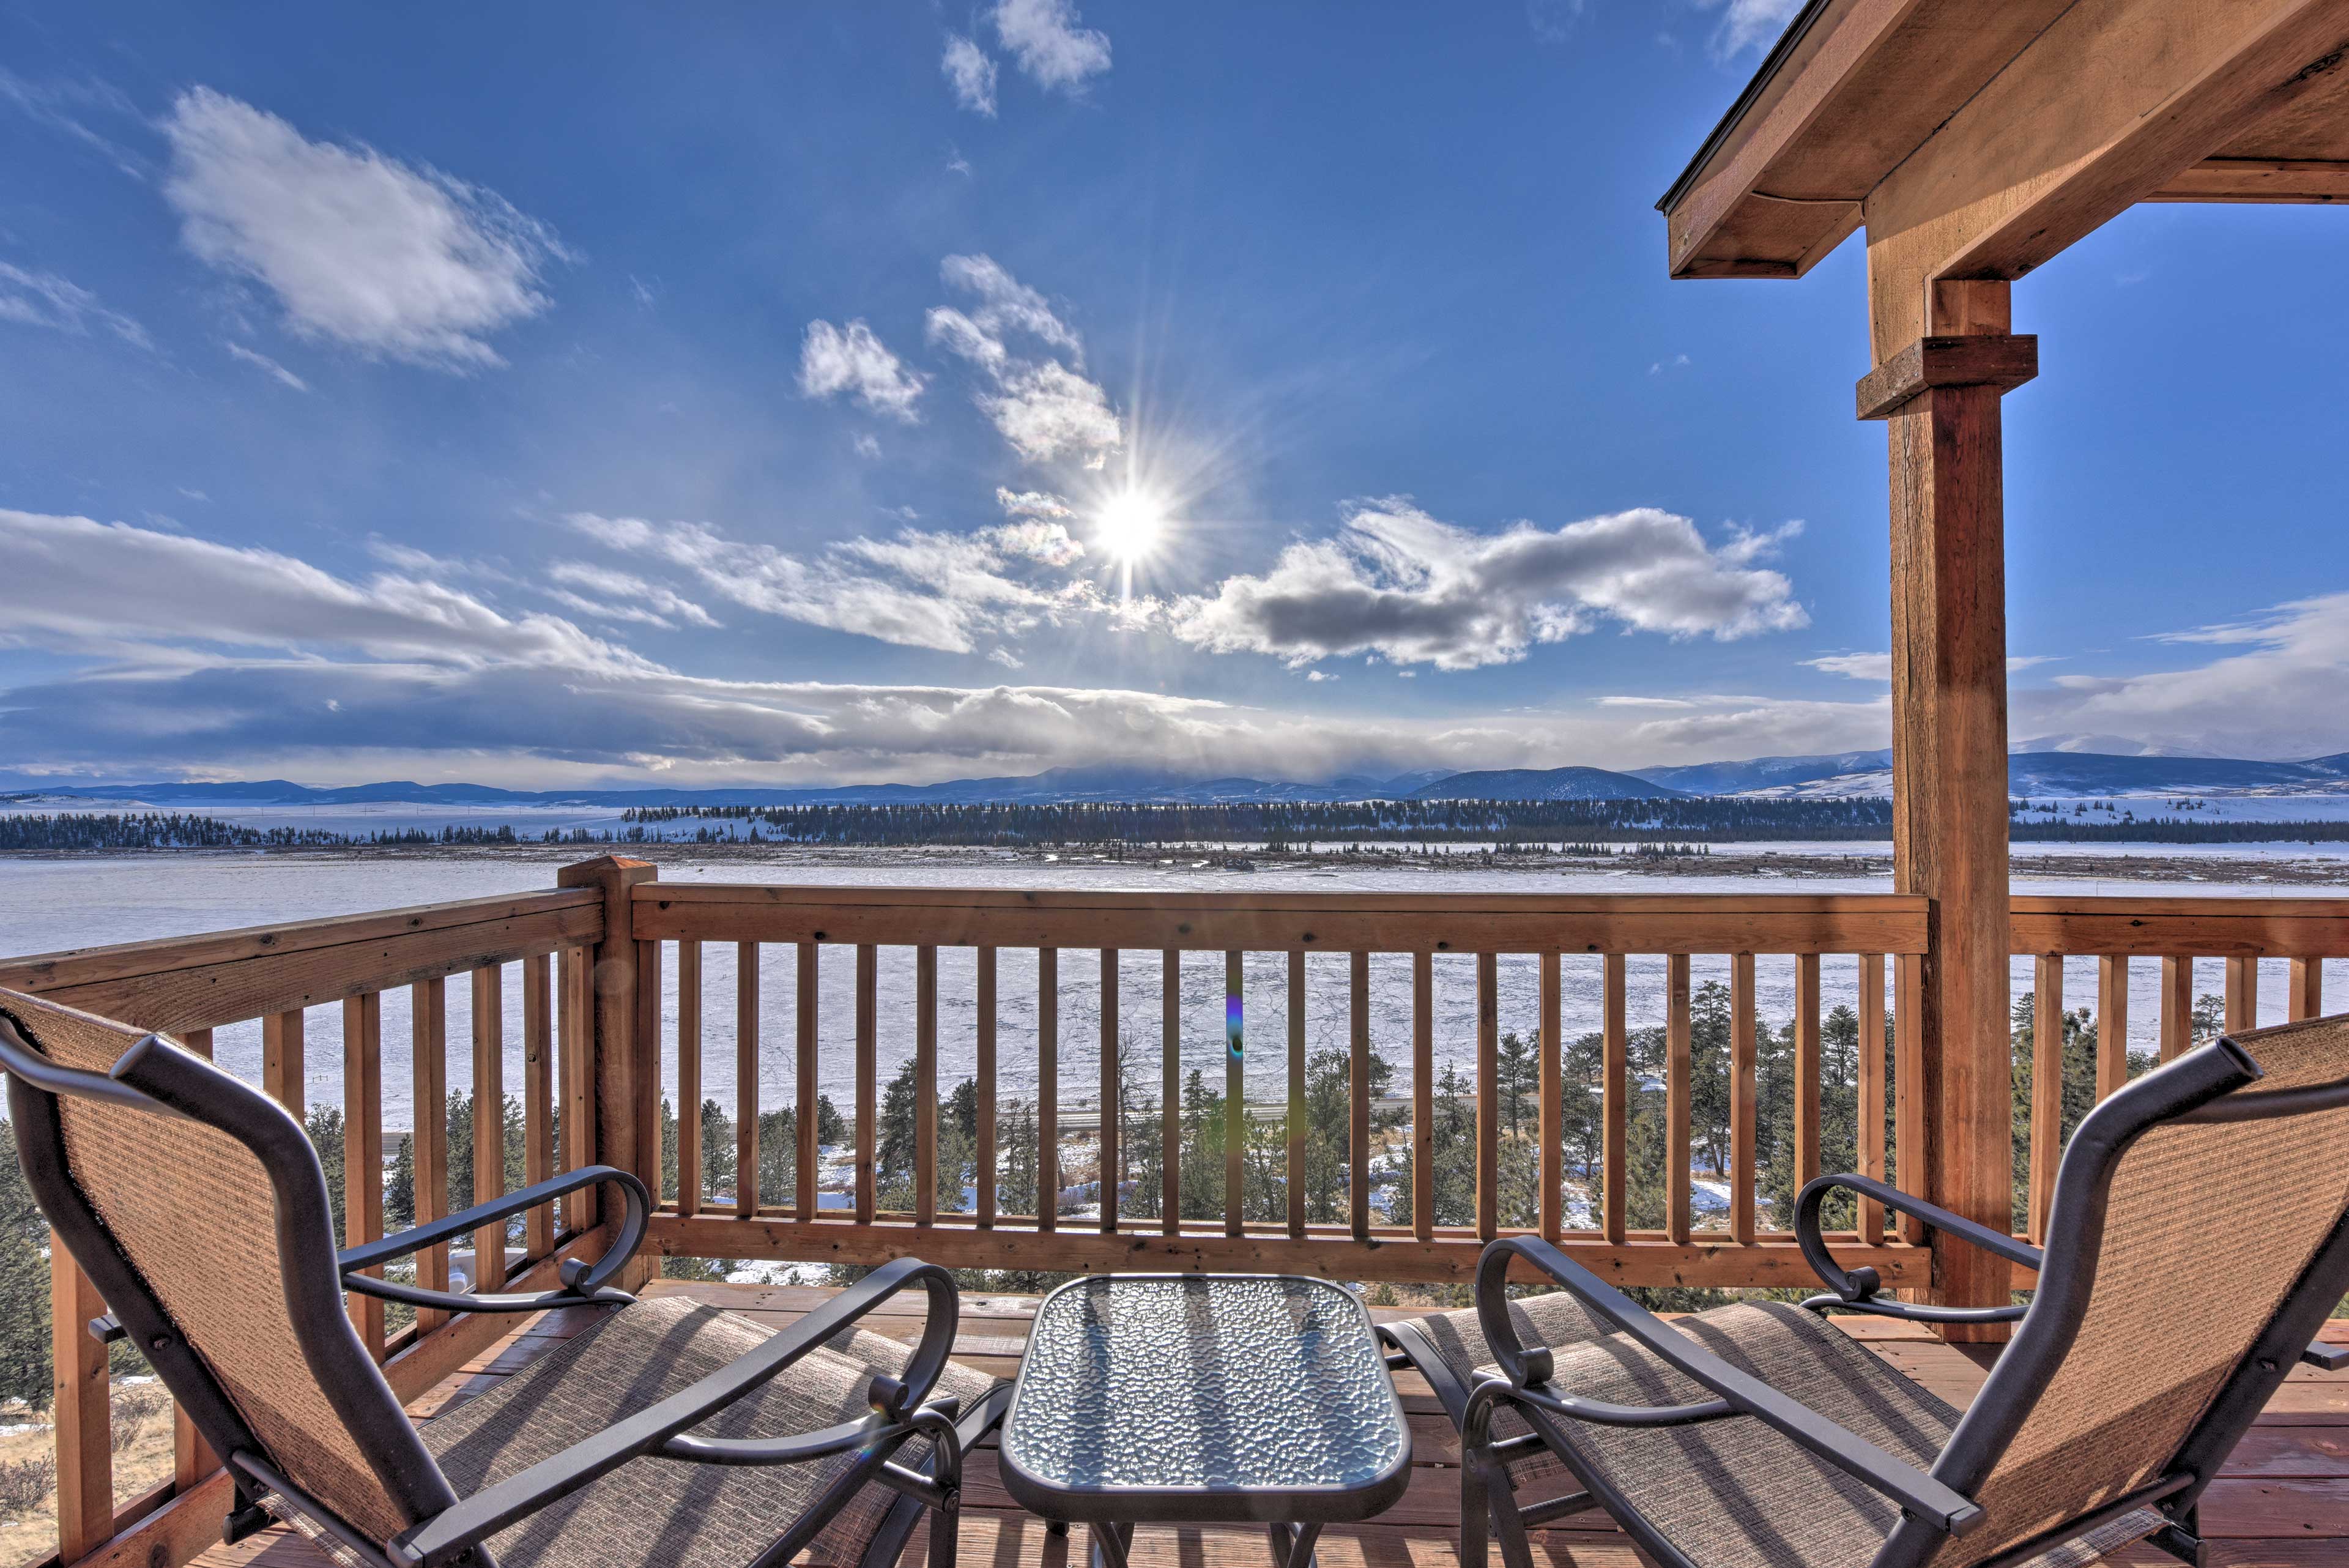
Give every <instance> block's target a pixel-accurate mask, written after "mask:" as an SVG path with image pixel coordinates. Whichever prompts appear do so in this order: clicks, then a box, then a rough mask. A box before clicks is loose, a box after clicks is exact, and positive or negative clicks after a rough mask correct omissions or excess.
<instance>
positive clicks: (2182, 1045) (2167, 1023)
mask: <svg viewBox="0 0 2349 1568" xmlns="http://www.w3.org/2000/svg"><path fill="white" fill-rule="evenodd" d="M2191 1044H2194V961H2193V960H2192V959H2191V958H2182V957H2181V958H2166V959H2163V960H2162V961H2161V1059H2162V1060H2163V1061H2165V1062H2175V1061H2176V1060H2178V1057H2180V1056H2183V1055H2185V1054H2186V1049H2187V1047H2188V1046H2189V1045H2191Z"/></svg>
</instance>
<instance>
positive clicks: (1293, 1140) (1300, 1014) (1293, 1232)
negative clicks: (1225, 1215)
mask: <svg viewBox="0 0 2349 1568" xmlns="http://www.w3.org/2000/svg"><path fill="white" fill-rule="evenodd" d="M1288 1233H1289V1235H1290V1236H1291V1237H1299V1238H1301V1237H1302V1236H1303V1235H1304V1234H1305V954H1304V952H1303V951H1302V950H1295V949H1292V950H1290V952H1289V955H1288Z"/></svg>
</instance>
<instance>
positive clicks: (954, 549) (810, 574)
mask: <svg viewBox="0 0 2349 1568" xmlns="http://www.w3.org/2000/svg"><path fill="white" fill-rule="evenodd" d="M564 521H565V522H567V523H569V524H570V525H571V526H572V527H573V528H574V529H576V530H578V531H579V532H580V533H582V534H584V535H586V536H587V537H589V538H591V539H594V540H595V541H596V542H597V543H599V544H601V545H605V547H607V548H609V549H613V550H619V551H625V552H627V553H630V554H635V555H642V556H652V557H654V558H656V559H659V560H665V561H667V562H669V563H670V564H672V565H674V566H682V567H684V568H685V569H687V570H688V571H690V572H692V573H693V574H694V575H695V576H698V578H699V579H700V580H701V582H702V584H703V585H704V586H705V587H708V588H709V591H710V592H712V593H714V594H717V595H719V597H723V598H726V599H729V600H731V601H732V602H733V603H736V604H739V605H741V606H742V607H745V608H747V609H753V610H757V611H759V612H760V613H761V614H763V615H772V616H780V617H782V618H785V619H788V620H795V621H799V622H802V623H803V624H805V625H808V626H819V627H824V628H829V629H831V630H834V631H845V632H854V633H856V634H858V635H860V636H864V637H871V638H875V639H879V640H881V641H883V642H892V643H897V644H900V645H903V646H905V647H910V648H929V649H938V650H939V651H941V652H947V653H969V652H971V651H973V650H974V649H976V647H977V645H978V641H979V640H980V639H983V638H987V637H989V636H1002V635H1009V634H1017V633H1019V632H1022V631H1025V630H1027V629H1028V628H1030V627H1033V626H1035V625H1036V624H1038V622H1040V621H1041V620H1045V619H1050V618H1057V617H1059V616H1061V615H1062V614H1069V613H1076V612H1079V611H1081V610H1083V609H1084V608H1086V607H1088V605H1089V596H1090V592H1091V590H1090V589H1089V588H1088V587H1085V586H1084V585H1081V584H1061V585H1058V586H1049V585H1039V584H1038V583H1036V582H1034V581H1031V580H1030V577H1029V576H1028V572H1029V570H1030V568H1031V567H1033V566H1040V565H1050V564H1055V563H1054V562H1053V559H1052V556H1053V552H1052V550H1051V549H1050V544H1051V541H1050V538H1049V536H1048V535H1046V534H1045V533H1044V532H1043V531H1044V530H1045V529H1047V528H1048V527H1057V524H1054V525H1044V524H1033V523H1025V524H1006V525H1005V526H1003V527H1001V528H992V529H982V530H980V531H979V532H978V533H975V534H946V533H932V532H927V531H924V530H921V529H916V528H905V529H901V530H899V531H898V532H897V533H896V534H895V535H891V536H890V537H888V538H885V539H874V538H855V539H848V540H843V541H841V542H839V543H836V544H833V545H829V546H827V547H826V548H825V549H824V550H823V553H822V554H820V555H816V556H804V557H803V556H795V555H792V554H791V553H790V552H788V551H784V550H779V549H777V548H775V547H774V546H773V545H765V544H758V543H753V542H750V541H747V540H740V539H732V538H729V537H727V536H726V535H723V534H721V533H719V531H718V530H717V529H715V528H713V527H711V526H709V524H706V523H661V524H653V523H649V522H647V521H645V520H644V519H642V518H637V517H602V516H598V515H596V514H593V513H574V514H572V515H571V516H569V517H568V518H566V519H564ZM1063 537H1065V535H1063ZM1071 553H1072V552H1071Z"/></svg>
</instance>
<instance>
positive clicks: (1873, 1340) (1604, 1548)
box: [196, 1282, 2349, 1568]
mask: <svg viewBox="0 0 2349 1568" xmlns="http://www.w3.org/2000/svg"><path fill="white" fill-rule="evenodd" d="M652 1290H653V1292H654V1293H664V1294H668V1293H678V1294H687V1295H690V1296H693V1297H695V1298H696V1299H698V1300H702V1301H708V1302H712V1303H717V1304H719V1305H721V1306H725V1307H728V1308H730V1309H731V1310H733V1311H736V1312H740V1313H741V1314H744V1315H746V1316H749V1317H752V1318H755V1319H757V1320H759V1321H760V1322H762V1323H765V1324H771V1325H772V1326H774V1327H776V1328H782V1327H784V1326H785V1325H787V1324H792V1323H794V1322H796V1321H797V1320H798V1319H799V1317H800V1316H801V1314H803V1313H805V1312H807V1311H809V1310H810V1309H812V1307H813V1306H815V1305H816V1304H817V1303H820V1302H821V1301H823V1299H824V1298H825V1297H827V1296H828V1295H830V1294H831V1292H829V1291H825V1290H819V1289H812V1288H807V1287H798V1286H761V1285H725V1284H689V1285H688V1284H683V1283H679V1282H658V1283H657V1284H655V1285H654V1286H653V1287H652ZM1035 1306H1036V1298H1035V1297H1033V1296H975V1295H974V1296H965V1297H964V1298H963V1304H962V1323H961V1332H960V1335H959V1337H958V1339H957V1346H956V1358H957V1360H960V1361H963V1362H965V1363H967V1364H968V1365H969V1366H974V1367H978V1368H980V1369H982V1370H985V1371H988V1372H991V1373H994V1374H996V1375H998V1376H1005V1377H1009V1376H1011V1375H1012V1373H1013V1372H1014V1370H1015V1369H1016V1368H1017V1366H1018V1364H1019V1350H1020V1347H1021V1345H1023V1344H1024V1343H1025V1340H1026V1337H1027V1333H1028V1326H1029V1321H1030V1315H1031V1314H1033V1312H1034V1310H1035ZM920 1311H921V1306H920V1303H919V1301H918V1299H909V1300H907V1301H906V1302H905V1309H904V1311H902V1312H897V1313H890V1312H886V1311H885V1312H884V1313H883V1314H878V1315H876V1316H875V1317H873V1318H869V1319H867V1320H866V1326H867V1327H870V1328H873V1329H875V1330H876V1331H878V1332H881V1333H885V1334H894V1335H895V1336H897V1337H900V1338H904V1339H908V1340H910V1339H912V1338H914V1337H915V1336H916V1334H917V1333H918V1332H919V1329H920V1316H919V1314H920ZM566 1315H570V1316H573V1317H574V1321H571V1322H566V1321H564V1318H565V1317H566ZM1373 1315H1376V1316H1379V1317H1381V1318H1397V1317H1409V1316H1412V1315H1413V1314H1411V1313H1409V1312H1398V1311H1393V1310H1391V1309H1373ZM1837 1322H1838V1323H1839V1324H1841V1326H1842V1327H1843V1328H1844V1329H1845V1330H1846V1332H1847V1333H1849V1334H1852V1335H1853V1336H1854V1337H1856V1338H1857V1339H1860V1340H1861V1341H1863V1342H1864V1343H1866V1344H1867V1345H1868V1347H1869V1348H1870V1349H1872V1350H1874V1351H1876V1352H1877V1353H1878V1355H1882V1356H1883V1357H1884V1358H1885V1359H1886V1360H1887V1361H1889V1362H1890V1363H1892V1365H1893V1366H1897V1367H1899V1369H1900V1370H1901V1371H1902V1372H1904V1373H1906V1374H1907V1375H1909V1376H1911V1377H1914V1378H1916V1379H1917V1380H1918V1381H1919V1382H1920V1383H1923V1384H1925V1385H1926V1386H1929V1387H1930V1388H1931V1389H1932V1390H1933V1391H1934V1392H1935V1393H1937V1394H1940V1396H1941V1397H1943V1398H1945V1399H1948V1400H1949V1401H1950V1402H1951V1403H1952V1404H1954V1405H1958V1406H1960V1407H1963V1406H1964V1405H1966V1404H1967V1403H1969V1402H1970V1401H1971V1399H1972V1397H1973V1395H1974V1392H1975V1390H1976V1389H1977V1388H1979V1387H1980V1386H1981V1384H1982V1370H1983V1368H1984V1366H1987V1365H1988V1362H1989V1359H1990V1354H1991V1353H1990V1352H1989V1351H1988V1350H1987V1349H1982V1348H1967V1347H1961V1346H1953V1345H1943V1344H1941V1343H1940V1341H1938V1340H1936V1339H1934V1338H1932V1337H1931V1336H1930V1335H1929V1334H1925V1333H1924V1332H1922V1331H1921V1330H1920V1329H1917V1328H1914V1327H1911V1326H1909V1325H1907V1324H1893V1323H1886V1322H1883V1321H1881V1320H1878V1319H1871V1318H1859V1317H1852V1318H1842V1319H1838V1320H1837ZM576 1326H577V1324H576V1321H575V1314H547V1315H546V1316H544V1317H541V1318H538V1319H534V1320H533V1321H531V1322H530V1323H529V1324H525V1325H524V1326H523V1327H522V1328H520V1329H518V1330H517V1331H516V1332H515V1333H514V1334H512V1335H511V1336H509V1337H508V1338H507V1339H505V1340H504V1341H502V1342H501V1343H500V1344H499V1345H497V1346H495V1347H494V1348H493V1349H492V1350H491V1351H490V1352H489V1353H488V1354H486V1355H482V1356H481V1357H479V1358H478V1359H476V1360H475V1361H473V1362H471V1363H469V1364H468V1365H467V1366H465V1367H464V1368H463V1369H462V1370H461V1371H460V1372H459V1373H458V1374H457V1375H455V1376H451V1377H450V1378H449V1379H447V1380H446V1381H445V1382H443V1383H442V1384H440V1386H437V1387H435V1388H434V1389H433V1390H431V1391H430V1392H429V1394H427V1395H426V1396H425V1397H423V1398H422V1399H419V1400H418V1401H417V1402H416V1403H415V1404H414V1405H412V1406H410V1407H409V1408H410V1411H411V1413H413V1414H415V1415H418V1416H428V1415H431V1414H433V1413H435V1412H436V1411H439V1410H441V1409H444V1408H446V1407H448V1406H450V1404H452V1403H454V1402H456V1401H458V1400H460V1399H463V1398H466V1397H471V1395H472V1394H475V1393H478V1392H480V1391H481V1390H482V1389H484V1388H487V1387H491V1386H494V1385H495V1383H496V1380H497V1379H499V1378H501V1377H503V1376H509V1375H511V1374H512V1373H513V1372H514V1371H516V1370H518V1369H519V1368H520V1367H522V1366H525V1365H527V1364H528V1363H529V1361H530V1360H531V1358H532V1357H533V1356H534V1355H538V1354H539V1353H540V1352H542V1351H543V1350H544V1349H545V1348H546V1347H547V1346H548V1345H552V1344H554V1343H555V1342H556V1341H558V1340H560V1339H561V1338H563V1337H564V1336H565V1335H566V1334H569V1333H571V1332H573V1331H574V1329H575V1327H576ZM2327 1337H2328V1338H2333V1339H2337V1340H2339V1341H2342V1342H2344V1343H2349V1322H2342V1323H2338V1324H2334V1325H2333V1327H2332V1328H2330V1329H2329V1330H2328V1331H2327ZM1396 1381H1397V1386H1398V1388H1399V1390H1400V1391H1401V1393H1402V1399H1403V1407H1404V1409H1405V1410H1406V1411H1408V1412H1409V1414H1410V1418H1411V1424H1412V1439H1413V1455H1412V1458H1413V1471H1412V1481H1411V1486H1410V1489H1409V1490H1407V1491H1406V1492H1405V1493H1404V1494H1403V1498H1402V1501H1401V1502H1399V1503H1397V1504H1396V1505H1395V1507H1394V1508H1393V1509H1392V1510H1390V1511H1388V1512H1387V1513H1386V1514H1384V1515H1382V1516H1381V1518H1380V1519H1378V1520H1377V1521H1375V1522H1373V1523H1371V1524H1368V1525H1363V1526H1358V1527H1354V1528H1351V1529H1343V1530H1338V1529H1333V1530H1331V1531H1330V1532H1329V1533H1327V1534H1325V1535H1324V1536H1323V1537H1322V1539H1321V1545H1320V1552H1319V1556H1320V1561H1321V1563H1322V1564H1323V1565H1324V1568H1458V1563H1457V1557H1458V1552H1457V1545H1456V1535H1455V1533H1454V1532H1455V1531H1456V1529H1457V1524H1458V1519H1459V1490H1458V1482H1457V1479H1456V1471H1455V1469H1454V1466H1455V1465H1456V1464H1457V1463H1458V1459H1459V1443H1458V1441H1457V1439H1456V1438H1455V1437H1454V1433H1453V1430H1452V1428H1451V1425H1450V1423H1449V1422H1447V1421H1446V1420H1445V1419H1444V1415H1443V1413H1442V1410H1441V1408H1440V1407H1438V1406H1437V1405H1436V1403H1435V1400H1434V1398H1433V1395H1431V1394H1430V1393H1429V1391H1428V1389H1427V1386H1426V1385H1425V1384H1423V1383H1422V1382H1421V1381H1420V1380H1419V1379H1418V1378H1417V1377H1416V1376H1412V1375H1410V1374H1403V1375H1402V1376H1398V1378H1397V1380H1396ZM2202 1522H2203V1527H2204V1531H2205V1533H2206V1536H2207V1537H2208V1538H2209V1541H2210V1542H2211V1548H2212V1550H2211V1563H2212V1568H2260V1565H2273V1568H2316V1565H2318V1564H2349V1373H2320V1372H2316V1371H2314V1370H2312V1369H2310V1368H2307V1367H2301V1368H2298V1369H2296V1370H2294V1372H2293V1373H2292V1377H2291V1380H2290V1381H2289V1382H2288V1383H2287V1384H2286V1385H2285V1386H2284V1387H2283V1389H2282V1391H2281V1392H2280V1393H2279V1394H2278V1395H2277V1396H2276V1398H2275V1400H2274V1401H2273V1402H2272V1403H2271V1405H2270V1406H2269V1407H2268V1410H2267V1413H2266V1414H2265V1415H2264V1416H2262V1417H2261V1419H2260V1422H2259V1425H2258V1426H2257V1427H2255V1428H2253V1429H2252V1431H2251V1434H2250V1436H2249V1437H2247V1438H2245V1439H2244V1441H2243V1443H2242V1445H2241V1447H2240V1448H2239V1449H2237V1450H2236V1452H2235V1455H2234V1458H2233V1459H2232V1460H2230V1463H2229V1465H2228V1468H2227V1471H2226V1474H2225V1476H2224V1477H2223V1478H2222V1479H2221V1480H2220V1481H2219V1482H2218V1483H2217V1484H2216V1485H2214V1486H2213V1487H2212V1488H2211V1489H2210V1491H2209V1495H2208V1496H2207V1497H2206V1499H2205V1500H2204V1502H2203V1508H2202ZM1083 1539H1084V1536H1083V1532H1081V1531H1079V1532H1075V1533H1074V1535H1073V1536H1072V1537H1071V1538H1066V1539H1058V1538H1054V1537H1052V1536H1050V1535H1049V1534H1047V1533H1046V1532H1045V1529H1044V1524H1043V1521H1041V1520H1039V1519H1037V1518H1036V1517H1035V1516H1033V1515H1031V1514H1029V1513H1025V1512H1023V1511H1021V1510H1020V1509H1019V1507H1018V1505H1016V1504H1015V1503H1013V1502H1012V1501H1011V1499H1010V1498H1009V1496H1008V1495H1006V1494H1005V1492H1004V1490H1003V1489H1002V1486H1001V1485H1000V1483H999V1481H998V1480H997V1477H996V1469H995V1456H994V1450H993V1448H992V1446H991V1443H990V1445H989V1446H988V1447H985V1448H982V1449H980V1450H979V1451H978V1452H977V1453H975V1454H973V1455H972V1456H971V1462H970V1464H969V1467H968V1470H967V1472H966V1478H965V1489H964V1511H963V1529H962V1546H961V1553H960V1557H961V1562H962V1563H963V1564H965V1565H966V1568H1030V1565H1033V1568H1067V1564H1068V1563H1069V1561H1070V1557H1071V1550H1070V1548H1071V1541H1073V1542H1075V1543H1077V1545H1078V1546H1080V1547H1081V1544H1082V1542H1083ZM1534 1540H1535V1543H1536V1550H1537V1552H1542V1553H1546V1554H1547V1558H1548V1559H1549V1561H1550V1562H1552V1563H1557V1564H1561V1565H1563V1564H1579V1565H1582V1568H1634V1565H1635V1564H1637V1563H1639V1562H1640V1557H1639V1555H1638V1553H1637V1552H1634V1551H1633V1550H1632V1549H1631V1547H1630V1544H1629V1542H1626V1541H1625V1540H1624V1538H1623V1537H1622V1535H1621V1534H1619V1532H1616V1531H1614V1530H1613V1529H1612V1528H1611V1527H1610V1526H1609V1525H1608V1523H1607V1521H1606V1520H1605V1518H1604V1516H1603V1515H1599V1514H1596V1513H1593V1514H1586V1515H1583V1516H1581V1517H1580V1518H1579V1519H1577V1520H1572V1521H1566V1522H1565V1523H1564V1524H1562V1525H1560V1526H1558V1527H1554V1528H1551V1529H1547V1530H1542V1531H1537V1532H1535V1533H1534ZM923 1547H924V1540H923V1537H922V1535H921V1534H919V1533H916V1536H915V1539H914V1541H913V1542H912V1544H911V1546H910V1547H909V1548H908V1550H907V1552H906V1555H905V1563H907V1564H908V1565H909V1568H919V1565H920V1563H921V1562H922V1552H923ZM1267 1560H1268V1559H1267V1553H1266V1549H1265V1540H1264V1535H1263V1533H1262V1532H1261V1531H1258V1530H1255V1529H1251V1528H1246V1527H1239V1526H1233V1527H1221V1528H1217V1527H1210V1528H1184V1529H1174V1528H1172V1527H1166V1528H1159V1529H1143V1530H1142V1531H1140V1532H1137V1533H1136V1535H1135V1537H1134V1542H1133V1562H1134V1564H1135V1568H1223V1565H1224V1564H1226V1563H1228V1564H1230V1565H1232V1568H1262V1565H1263V1564H1264V1563H1266V1562H1267ZM1496 1561H1497V1559H1496ZM2115 1561H2116V1562H2120V1563H2128V1564H2131V1565H2132V1568H2151V1565H2153V1564H2173V1565H2174V1562H2175V1560H2174V1559H2172V1558H2169V1557H2168V1556H2166V1555H2164V1554H2162V1553H2160V1552H2154V1551H2151V1550H2150V1549H2144V1548H2140V1549H2138V1550H2137V1552H2133V1553H2131V1554H2128V1555H2126V1556H2124V1557H2121V1558H2118V1559H2115ZM196 1563H197V1565H198V1568H333V1565H332V1564H331V1563H329V1562H328V1561H327V1559H326V1557H325V1556H324V1554H322V1553H320V1552H318V1551H317V1550H316V1548H314V1547H312V1546H311V1545H310V1544H309V1543H308V1542H305V1541H304V1540H303V1539H302V1538H301V1537H299V1536H296V1535H294V1534H292V1533H291V1532H286V1531H284V1530H277V1531H272V1532H267V1533H265V1534H264V1535H261V1536H256V1537H255V1538H254V1539H253V1540H251V1541H248V1542H243V1543H242V1544H240V1545H237V1546H219V1547H214V1548H212V1550H211V1551H208V1552H205V1553H203V1555H202V1556H201V1557H199V1558H197V1559H196ZM1077 1563H1078V1568H1081V1563H1082V1555H1081V1552H1079V1553H1078V1555H1077Z"/></svg>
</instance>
